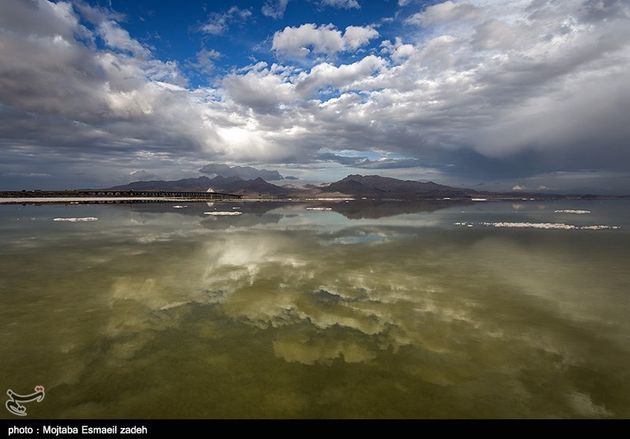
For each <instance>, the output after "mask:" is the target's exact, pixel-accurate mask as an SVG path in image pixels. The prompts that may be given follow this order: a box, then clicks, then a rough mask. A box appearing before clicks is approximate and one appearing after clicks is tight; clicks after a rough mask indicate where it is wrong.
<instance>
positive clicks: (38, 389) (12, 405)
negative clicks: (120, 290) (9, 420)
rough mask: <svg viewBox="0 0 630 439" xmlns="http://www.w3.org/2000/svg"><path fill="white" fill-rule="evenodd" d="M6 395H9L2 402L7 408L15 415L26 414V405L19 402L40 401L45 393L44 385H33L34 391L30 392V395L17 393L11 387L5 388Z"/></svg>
mask: <svg viewBox="0 0 630 439" xmlns="http://www.w3.org/2000/svg"><path fill="white" fill-rule="evenodd" d="M7 395H9V399H8V400H7V402H6V403H5V404H4V405H5V407H6V408H7V410H8V411H9V412H11V413H13V414H14V415H16V416H26V415H27V413H26V407H24V406H23V405H22V404H20V403H22V402H33V401H37V402H42V401H43V400H44V396H46V393H44V386H35V393H31V394H30V395H19V394H17V393H15V392H14V391H13V390H11V389H9V390H7Z"/></svg>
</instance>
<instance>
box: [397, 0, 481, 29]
mask: <svg viewBox="0 0 630 439" xmlns="http://www.w3.org/2000/svg"><path fill="white" fill-rule="evenodd" d="M479 14H480V9H479V8H477V7H476V6H474V5H472V4H470V3H466V2H461V3H459V2H458V3H455V2H452V1H450V0H449V1H446V2H443V3H438V4H435V5H432V6H429V7H427V8H426V9H425V10H424V11H422V12H418V13H416V14H413V15H412V16H411V17H409V18H407V20H406V22H407V23H408V24H415V25H421V26H430V25H433V24H442V23H446V22H452V21H458V20H471V19H475V18H477V17H478V16H479Z"/></svg>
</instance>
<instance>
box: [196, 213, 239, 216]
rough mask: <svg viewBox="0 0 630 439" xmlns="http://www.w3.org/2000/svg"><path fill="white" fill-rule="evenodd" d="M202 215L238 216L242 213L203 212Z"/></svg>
mask: <svg viewBox="0 0 630 439" xmlns="http://www.w3.org/2000/svg"><path fill="white" fill-rule="evenodd" d="M203 214H204V215H211V216H238V215H242V214H243V212H204V213H203Z"/></svg>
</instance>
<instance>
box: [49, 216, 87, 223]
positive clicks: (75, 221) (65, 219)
mask: <svg viewBox="0 0 630 439" xmlns="http://www.w3.org/2000/svg"><path fill="white" fill-rule="evenodd" d="M53 221H66V222H69V223H85V222H90V221H98V218H96V217H93V216H86V217H83V218H54V219H53Z"/></svg>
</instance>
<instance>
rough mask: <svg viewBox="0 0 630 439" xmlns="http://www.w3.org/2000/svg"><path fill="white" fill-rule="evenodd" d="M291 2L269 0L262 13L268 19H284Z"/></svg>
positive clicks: (286, 0)
mask: <svg viewBox="0 0 630 439" xmlns="http://www.w3.org/2000/svg"><path fill="white" fill-rule="evenodd" d="M288 4H289V0H267V1H266V2H265V4H264V5H263V6H262V8H261V10H260V11H261V12H262V14H263V15H264V16H266V17H271V18H275V19H278V18H282V17H284V13H285V11H286V10H287V5H288Z"/></svg>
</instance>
